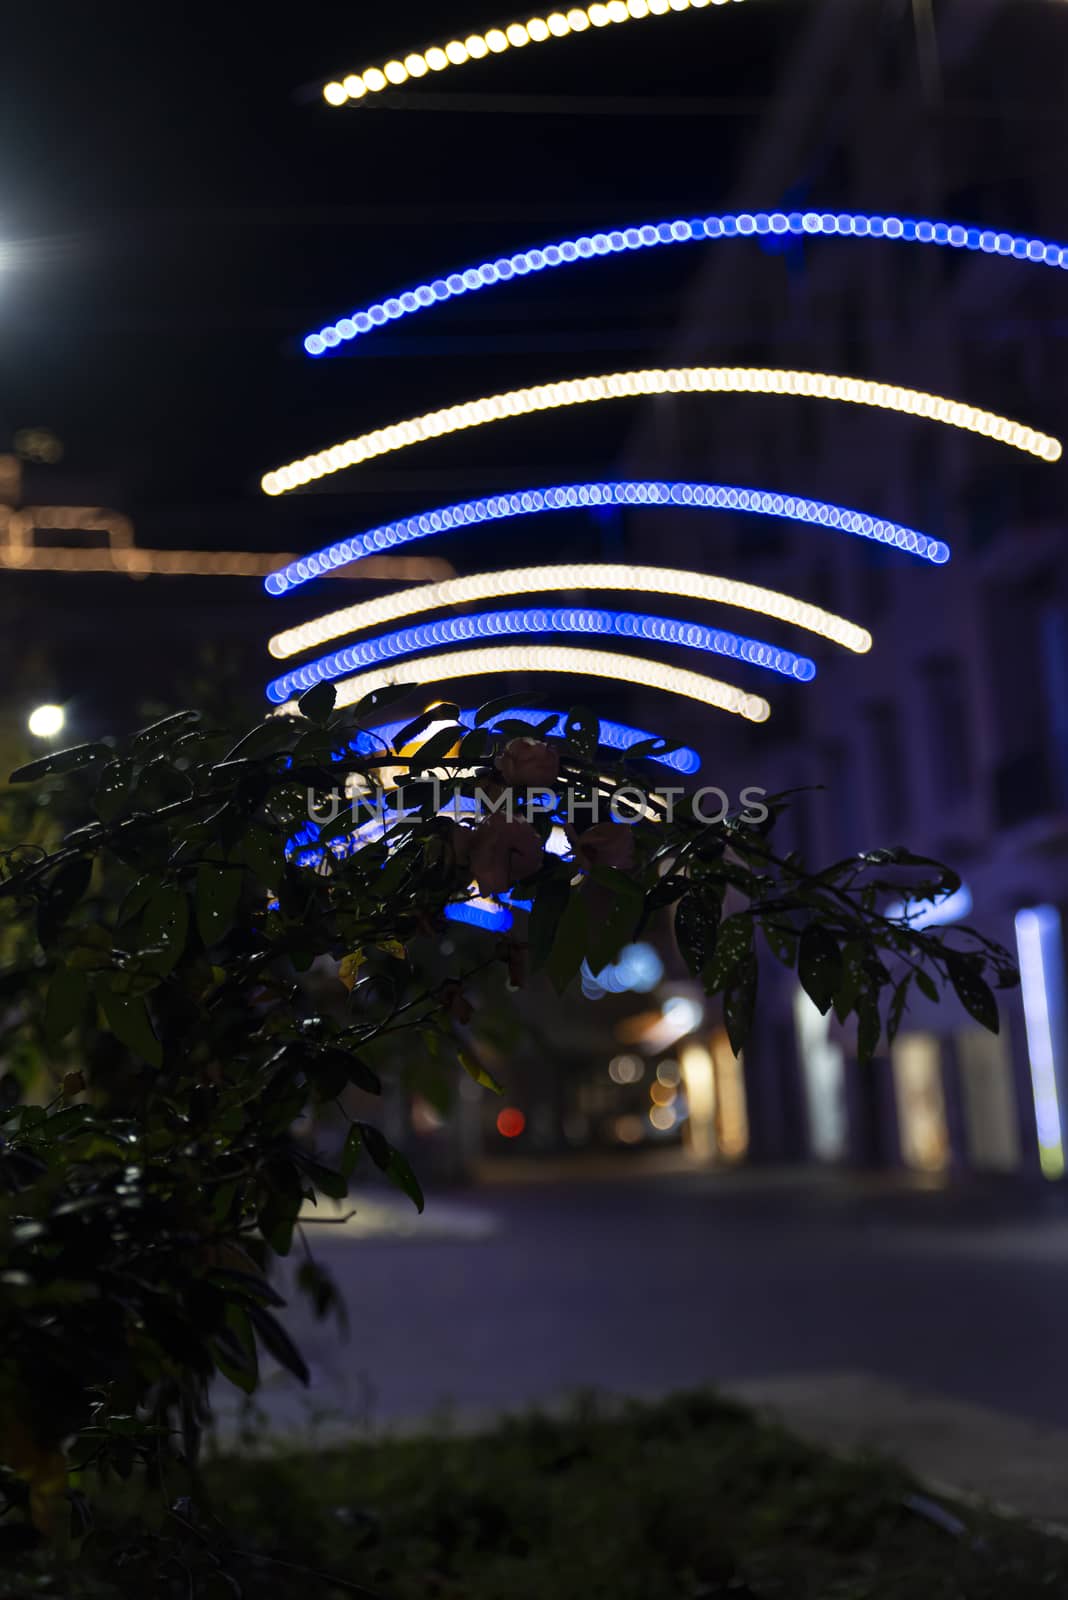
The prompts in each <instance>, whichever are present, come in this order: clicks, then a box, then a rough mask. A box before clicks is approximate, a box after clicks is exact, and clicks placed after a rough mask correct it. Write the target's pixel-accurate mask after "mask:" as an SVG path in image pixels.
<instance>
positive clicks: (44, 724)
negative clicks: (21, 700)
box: [26, 706, 67, 739]
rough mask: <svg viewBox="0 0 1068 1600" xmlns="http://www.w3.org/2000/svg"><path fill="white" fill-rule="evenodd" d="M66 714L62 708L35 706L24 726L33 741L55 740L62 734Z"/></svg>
mask: <svg viewBox="0 0 1068 1600" xmlns="http://www.w3.org/2000/svg"><path fill="white" fill-rule="evenodd" d="M66 721H67V713H66V712H65V711H64V709H63V707H62V706H36V707H35V708H34V710H33V711H31V712H30V715H29V717H28V718H27V721H26V726H27V727H28V728H29V730H30V732H31V733H32V734H33V737H34V738H35V739H55V738H58V736H59V735H60V734H61V733H62V732H63V728H64V725H65V724H66Z"/></svg>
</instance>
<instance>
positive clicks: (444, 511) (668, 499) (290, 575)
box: [263, 479, 950, 596]
mask: <svg viewBox="0 0 1068 1600" xmlns="http://www.w3.org/2000/svg"><path fill="white" fill-rule="evenodd" d="M595 506H683V507H689V508H692V509H694V510H700V511H743V512H746V513H748V514H750V515H753V516H759V517H783V518H785V519H786V520H787V521H789V522H807V523H811V524H813V525H814V526H818V527H824V528H833V529H835V530H836V531H837V532H839V533H849V534H854V535H855V536H856V537H857V538H859V539H874V540H875V541H876V543H878V544H885V545H889V546H891V547H892V548H893V549H896V550H901V551H904V552H905V554H907V555H914V556H919V557H920V559H921V560H923V561H931V562H933V563H934V564H935V566H942V565H943V564H944V563H945V562H946V561H948V560H949V554H950V552H949V546H948V545H947V544H945V543H944V542H943V541H942V540H941V539H932V538H930V537H929V535H927V534H925V533H918V532H917V530H916V529H915V528H908V527H905V526H904V525H903V524H902V523H900V522H892V521H891V520H890V519H889V518H887V517H872V516H869V515H868V514H867V512H864V511H855V510H852V509H851V508H850V507H848V506H838V505H833V504H832V503H831V502H830V501H826V500H809V499H806V498H805V497H804V496H803V495H791V494H778V493H776V492H774V491H769V490H767V489H748V488H743V487H740V486H739V485H737V484H729V483H686V482H663V481H659V480H644V479H640V480H635V479H619V480H616V481H613V482H607V483H566V484H555V485H553V486H551V487H549V488H546V489H521V490H517V491H516V492H515V493H511V494H495V495H488V496H486V497H485V498H483V499H480V500H464V501H460V502H459V503H457V504H456V505H451V506H439V507H438V508H437V509H436V510H434V511H424V512H420V513H418V514H417V515H415V516H411V517H399V518H398V519H397V520H396V521H395V522H384V523H382V524H381V525H380V526H379V527H377V528H370V529H368V531H367V532H366V533H355V534H352V535H351V536H350V537H349V538H347V539H340V540H338V542H337V543H336V544H331V545H326V546H325V547H324V548H323V549H322V550H316V551H314V552H313V553H312V554H311V555H307V556H302V557H301V558H300V560H299V561H291V562H290V563H289V565H288V566H286V567H280V568H279V570H278V571H277V572H272V573H269V574H268V576H267V577H266V578H265V579H264V580H263V586H264V588H265V589H266V590H267V593H268V594H271V595H275V596H277V595H283V594H287V593H288V592H289V591H290V590H291V589H297V588H299V587H300V585H301V584H302V583H309V582H310V581H311V580H312V579H313V578H319V577H322V576H323V575H324V573H327V572H333V571H335V570H336V569H337V568H338V567H345V566H348V565H349V564H350V563H351V562H353V561H362V560H363V558H364V557H365V556H372V555H380V554H381V553H382V552H383V551H385V550H392V549H395V548H396V547H397V546H398V545H403V544H410V543H411V542H412V541H413V540H415V539H427V538H430V537H432V536H433V535H434V534H438V533H449V532H451V531H452V530H453V529H454V528H469V527H471V526H473V525H474V524H476V523H481V522H499V521H502V520H503V519H505V518H508V517H529V516H535V515H537V514H539V513H540V512H543V511H574V510H583V509H586V508H588V507H595Z"/></svg>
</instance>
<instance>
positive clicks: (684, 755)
mask: <svg viewBox="0 0 1068 1600" xmlns="http://www.w3.org/2000/svg"><path fill="white" fill-rule="evenodd" d="M550 717H555V718H556V721H555V722H554V723H552V724H551V725H550V726H549V727H548V728H546V730H545V733H544V735H543V737H545V738H550V739H563V738H564V737H565V733H566V723H567V712H566V711H535V710H531V708H530V707H529V706H522V707H520V708H517V709H516V710H514V711H504V712H502V713H501V715H500V716H498V717H491V718H490V720H489V722H488V723H483V724H482V726H483V727H485V728H486V731H487V732H488V733H493V732H495V731H496V730H497V728H498V727H499V725H500V723H501V722H525V723H526V724H527V726H528V727H529V729H530V732H531V734H533V733H534V730H535V729H536V728H540V727H541V726H542V725H543V724H544V723H547V722H548V721H549V718H550ZM477 718H478V708H477V707H475V706H472V707H471V708H470V709H469V710H467V711H461V712H460V713H459V715H458V717H457V719H456V720H457V721H458V722H460V723H461V724H462V725H463V727H465V728H474V727H475V726H476V721H477ZM410 721H411V718H410V717H409V718H405V720H404V721H403V722H387V723H383V724H382V726H381V727H378V728H367V729H366V730H364V731H363V732H361V733H358V734H357V735H356V738H355V739H353V740H352V742H351V743H350V745H349V749H348V751H347V752H344V751H343V752H341V753H340V754H339V755H337V756H335V757H334V759H335V760H336V761H344V760H345V759H346V755H347V754H349V753H351V754H352V755H354V756H361V757H365V756H370V755H376V754H388V753H390V752H392V750H393V748H394V740H395V739H396V738H397V736H398V735H399V734H400V733H402V732H403V731H404V729H405V728H406V727H408V725H409V723H410ZM659 737H660V736H659V735H658V734H655V733H647V732H646V731H645V730H644V729H643V728H633V727H631V726H630V724H629V723H626V722H610V721H608V719H607V718H605V717H602V718H601V719H600V733H599V737H598V743H599V744H600V745H601V746H602V748H604V749H606V750H618V751H619V752H620V754H623V755H625V754H626V752H627V751H628V750H630V749H632V748H633V747H634V745H636V744H646V743H648V741H649V740H650V739H656V738H659ZM383 746H385V750H383ZM649 760H650V761H658V762H660V764H661V765H662V766H665V767H673V768H674V769H675V771H676V772H682V773H686V774H689V773H694V772H699V771H700V770H701V757H700V756H699V755H698V754H697V751H696V750H691V749H689V748H688V746H686V745H682V746H680V748H679V749H678V750H669V751H666V752H665V753H664V754H663V755H651V756H650V757H649ZM316 837H318V836H316Z"/></svg>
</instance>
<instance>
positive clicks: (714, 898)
mask: <svg viewBox="0 0 1068 1600" xmlns="http://www.w3.org/2000/svg"><path fill="white" fill-rule="evenodd" d="M721 912H722V901H721V899H720V897H719V895H718V894H714V893H712V894H707V893H702V892H701V891H696V892H693V891H692V892H691V893H690V894H687V895H684V896H683V898H682V899H681V900H680V901H679V903H678V905H677V906H676V908H675V942H676V944H677V945H678V947H679V954H680V955H681V956H682V959H683V960H684V961H685V963H686V965H687V967H688V968H689V969H690V972H691V973H692V974H693V976H694V977H696V976H697V974H698V973H699V972H700V971H701V968H702V967H703V966H704V964H705V962H706V961H707V960H708V958H709V956H710V955H711V954H712V951H713V950H714V949H715V944H716V932H717V930H718V928H719V919H720V914H721Z"/></svg>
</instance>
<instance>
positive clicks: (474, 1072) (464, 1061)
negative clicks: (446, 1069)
mask: <svg viewBox="0 0 1068 1600" xmlns="http://www.w3.org/2000/svg"><path fill="white" fill-rule="evenodd" d="M457 1060H458V1061H459V1063H460V1065H461V1067H463V1069H464V1071H465V1072H466V1073H467V1076H468V1077H469V1078H471V1079H472V1080H473V1081H474V1082H475V1083H477V1084H478V1085H479V1086H480V1087H481V1088H483V1089H491V1090H492V1091H493V1093H494V1094H503V1093H504V1087H503V1085H501V1084H499V1083H498V1082H497V1079H496V1078H495V1077H494V1076H493V1074H492V1072H487V1071H486V1069H485V1067H484V1066H483V1065H482V1064H481V1062H479V1061H472V1060H471V1057H470V1056H467V1055H465V1054H464V1052H463V1051H462V1050H459V1051H457Z"/></svg>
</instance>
